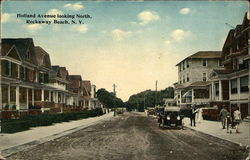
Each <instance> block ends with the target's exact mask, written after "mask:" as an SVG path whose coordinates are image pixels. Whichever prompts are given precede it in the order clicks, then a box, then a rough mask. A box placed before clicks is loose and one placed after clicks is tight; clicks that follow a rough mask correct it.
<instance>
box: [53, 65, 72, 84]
mask: <svg viewBox="0 0 250 160" xmlns="http://www.w3.org/2000/svg"><path fill="white" fill-rule="evenodd" d="M56 77H58V78H61V79H64V80H67V81H68V70H67V69H66V67H60V66H57V65H56V66H52V70H51V72H50V78H52V79H53V78H56Z"/></svg>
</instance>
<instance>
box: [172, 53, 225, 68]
mask: <svg viewBox="0 0 250 160" xmlns="http://www.w3.org/2000/svg"><path fill="white" fill-rule="evenodd" d="M221 55H222V52H221V51H199V52H196V53H195V54H192V55H191V56H188V57H187V58H185V59H184V60H182V61H180V62H179V63H178V64H176V65H179V64H180V63H181V62H183V61H185V60H186V59H220V58H221Z"/></svg>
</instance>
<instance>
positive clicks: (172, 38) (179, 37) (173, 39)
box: [164, 29, 196, 46]
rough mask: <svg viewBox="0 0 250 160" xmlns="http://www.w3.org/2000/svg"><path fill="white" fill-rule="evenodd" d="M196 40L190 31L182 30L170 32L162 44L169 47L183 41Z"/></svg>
mask: <svg viewBox="0 0 250 160" xmlns="http://www.w3.org/2000/svg"><path fill="white" fill-rule="evenodd" d="M194 38H196V35H195V34H194V33H192V32H191V31H185V30H183V29H176V30H174V31H172V32H171V33H170V35H169V37H168V38H167V39H165V41H164V44H165V45H166V46H171V45H173V44H174V43H178V42H182V41H184V40H190V39H194Z"/></svg>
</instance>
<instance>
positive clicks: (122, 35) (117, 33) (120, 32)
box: [111, 29, 132, 41]
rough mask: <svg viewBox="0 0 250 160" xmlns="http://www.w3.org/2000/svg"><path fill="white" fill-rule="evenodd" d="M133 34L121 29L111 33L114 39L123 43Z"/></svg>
mask: <svg viewBox="0 0 250 160" xmlns="http://www.w3.org/2000/svg"><path fill="white" fill-rule="evenodd" d="M131 34H132V32H130V31H124V30H121V29H114V30H113V31H112V32H111V35H112V38H113V40H115V41H122V40H124V39H125V38H128V37H129V36H130V35H131Z"/></svg>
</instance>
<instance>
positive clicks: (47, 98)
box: [44, 91, 49, 101]
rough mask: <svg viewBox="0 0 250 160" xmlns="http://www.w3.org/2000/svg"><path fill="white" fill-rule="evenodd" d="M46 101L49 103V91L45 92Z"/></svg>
mask: <svg viewBox="0 0 250 160" xmlns="http://www.w3.org/2000/svg"><path fill="white" fill-rule="evenodd" d="M44 101H49V91H44Z"/></svg>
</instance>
